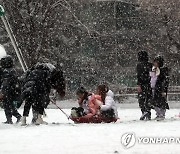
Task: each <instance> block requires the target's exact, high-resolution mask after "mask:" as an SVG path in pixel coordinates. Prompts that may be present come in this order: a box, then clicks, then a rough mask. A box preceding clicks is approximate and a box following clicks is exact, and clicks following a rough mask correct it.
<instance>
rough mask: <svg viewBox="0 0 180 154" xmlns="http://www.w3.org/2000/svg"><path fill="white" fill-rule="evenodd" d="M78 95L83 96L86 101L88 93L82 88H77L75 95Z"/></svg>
mask: <svg viewBox="0 0 180 154" xmlns="http://www.w3.org/2000/svg"><path fill="white" fill-rule="evenodd" d="M79 94H84V98H83V99H88V92H87V90H86V89H85V88H84V87H79V88H78V89H77V91H76V95H79Z"/></svg>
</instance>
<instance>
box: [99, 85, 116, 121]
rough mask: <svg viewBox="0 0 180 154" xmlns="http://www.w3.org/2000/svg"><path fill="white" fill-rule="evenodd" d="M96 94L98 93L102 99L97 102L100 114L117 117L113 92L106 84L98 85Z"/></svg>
mask: <svg viewBox="0 0 180 154" xmlns="http://www.w3.org/2000/svg"><path fill="white" fill-rule="evenodd" d="M97 94H98V95H100V96H101V99H102V102H101V103H99V105H100V111H101V114H102V116H104V117H115V118H118V112H117V107H116V103H115V101H114V93H113V92H112V91H111V90H109V88H108V87H107V86H106V85H99V86H98V87H97Z"/></svg>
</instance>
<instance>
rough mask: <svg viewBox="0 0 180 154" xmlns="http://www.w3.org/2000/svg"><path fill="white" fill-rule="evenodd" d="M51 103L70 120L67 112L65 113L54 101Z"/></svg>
mask: <svg viewBox="0 0 180 154" xmlns="http://www.w3.org/2000/svg"><path fill="white" fill-rule="evenodd" d="M50 101H51V102H52V103H53V104H54V105H55V106H56V107H57V108H58V109H59V110H61V112H62V113H63V114H64V115H65V116H66V117H67V119H68V120H69V119H70V117H69V115H68V114H67V113H66V112H64V111H63V110H62V109H61V108H60V107H59V106H58V105H57V104H56V103H55V102H54V101H53V100H52V99H50Z"/></svg>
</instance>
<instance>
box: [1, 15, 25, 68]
mask: <svg viewBox="0 0 180 154" xmlns="http://www.w3.org/2000/svg"><path fill="white" fill-rule="evenodd" d="M4 17H5V20H6V22H7V24H8V27H9V29H10V31H11V34H12V37H13V38H14V42H15V43H16V46H17V48H18V52H19V54H20V56H21V59H22V61H23V63H24V65H25V68H26V69H28V66H27V64H26V61H25V60H24V57H23V54H22V52H21V49H20V48H19V47H18V46H19V45H18V43H17V40H16V37H15V36H14V34H13V31H12V28H11V25H10V23H9V21H8V19H7V17H6V16H4Z"/></svg>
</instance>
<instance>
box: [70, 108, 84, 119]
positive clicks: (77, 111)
mask: <svg viewBox="0 0 180 154" xmlns="http://www.w3.org/2000/svg"><path fill="white" fill-rule="evenodd" d="M71 110H75V111H76V113H77V116H78V117H82V116H84V115H86V114H85V113H84V109H83V108H82V107H73V108H72V109H71Z"/></svg>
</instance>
